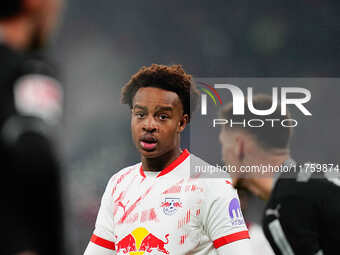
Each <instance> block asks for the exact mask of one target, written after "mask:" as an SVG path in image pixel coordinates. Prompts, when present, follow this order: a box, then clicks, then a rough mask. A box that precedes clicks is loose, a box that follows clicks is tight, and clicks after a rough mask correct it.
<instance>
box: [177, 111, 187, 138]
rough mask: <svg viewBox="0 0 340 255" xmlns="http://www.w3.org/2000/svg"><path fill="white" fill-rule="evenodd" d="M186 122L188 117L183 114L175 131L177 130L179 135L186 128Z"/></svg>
mask: <svg viewBox="0 0 340 255" xmlns="http://www.w3.org/2000/svg"><path fill="white" fill-rule="evenodd" d="M188 122H189V115H188V114H183V115H182V118H181V119H180V121H179V122H178V127H177V130H178V132H179V133H181V132H183V130H184V129H185V127H186V126H187V124H188Z"/></svg>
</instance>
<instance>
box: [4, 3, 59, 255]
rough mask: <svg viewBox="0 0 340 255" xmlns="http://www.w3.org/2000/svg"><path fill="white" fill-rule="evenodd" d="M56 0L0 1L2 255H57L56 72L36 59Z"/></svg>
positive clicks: (53, 22) (51, 26) (54, 16)
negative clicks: (54, 130) (54, 136)
mask: <svg viewBox="0 0 340 255" xmlns="http://www.w3.org/2000/svg"><path fill="white" fill-rule="evenodd" d="M61 5H62V2H61V0H2V1H1V3H0V67H1V68H0V159H1V162H0V168H1V170H2V181H1V185H0V189H1V193H0V194H1V213H2V218H1V226H2V229H1V234H0V235H1V247H0V254H3V255H14V254H16V255H24V254H27V255H28V254H29V255H33V254H34V255H44V254H49V255H51V254H56V255H57V254H58V255H60V254H62V252H61V249H62V246H63V245H62V228H63V227H62V225H63V224H62V223H63V222H62V206H61V190H60V172H59V171H60V166H59V161H58V157H57V154H56V150H55V146H54V145H53V144H54V143H53V142H52V140H53V136H52V134H53V129H55V127H56V125H57V124H58V121H59V120H60V117H61V114H62V97H63V93H62V87H61V86H60V84H59V82H58V81H57V78H56V70H55V69H54V67H53V66H51V65H50V64H49V63H48V62H47V61H46V60H45V59H44V57H42V56H41V55H40V54H37V52H39V51H40V50H41V49H42V48H43V46H45V44H46V42H47V41H48V38H49V36H50V33H51V32H52V30H53V29H54V27H55V25H56V24H57V23H58V16H59V12H60V9H61Z"/></svg>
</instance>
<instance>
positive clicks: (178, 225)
mask: <svg viewBox="0 0 340 255" xmlns="http://www.w3.org/2000/svg"><path fill="white" fill-rule="evenodd" d="M193 158H196V159H198V158H197V157H195V156H194V155H190V153H189V152H188V151H187V150H184V151H183V152H182V154H181V155H180V156H179V157H178V158H177V159H176V160H175V161H173V162H172V163H171V164H170V165H169V166H168V167H166V168H165V169H163V170H162V171H160V172H150V171H146V172H144V171H143V169H142V164H141V163H138V164H136V165H133V166H130V167H127V168H124V169H123V170H121V171H119V172H118V173H117V174H115V175H114V176H113V177H112V178H111V179H110V181H109V183H108V185H107V187H106V190H105V193H104V195H103V198H102V201H101V206H100V209H99V213H98V217H97V221H96V227H95V230H94V233H93V235H92V237H91V241H90V244H89V247H88V248H87V251H85V254H86V255H87V254H89V255H90V254H95V253H91V252H90V250H91V249H93V248H90V246H91V247H94V245H95V246H101V250H102V251H105V252H103V253H98V252H97V254H135V255H137V254H145V255H147V254H170V255H181V254H197V255H202V254H217V252H216V250H217V249H219V248H220V247H222V246H226V245H228V244H231V243H233V242H235V241H238V240H242V239H248V238H249V234H248V230H247V227H246V225H245V222H244V219H243V216H242V212H241V207H240V202H239V199H238V195H237V192H236V190H235V189H234V188H233V187H232V185H231V179H221V178H219V179H216V178H215V179H213V178H210V179H207V178H205V179H202V178H192V177H190V164H191V160H192V159H193ZM102 248H104V249H102Z"/></svg>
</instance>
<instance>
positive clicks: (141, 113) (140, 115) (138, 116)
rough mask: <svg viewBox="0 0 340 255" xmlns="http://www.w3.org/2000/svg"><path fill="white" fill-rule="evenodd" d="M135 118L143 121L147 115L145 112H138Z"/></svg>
mask: <svg viewBox="0 0 340 255" xmlns="http://www.w3.org/2000/svg"><path fill="white" fill-rule="evenodd" d="M135 116H136V117H137V118H138V119H142V118H144V116H145V114H144V113H143V112H136V113H135Z"/></svg>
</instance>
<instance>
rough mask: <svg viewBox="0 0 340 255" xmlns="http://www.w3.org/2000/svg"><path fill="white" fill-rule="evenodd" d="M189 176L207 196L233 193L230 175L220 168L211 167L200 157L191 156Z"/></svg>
mask: <svg viewBox="0 0 340 255" xmlns="http://www.w3.org/2000/svg"><path fill="white" fill-rule="evenodd" d="M190 164H191V167H190V168H191V169H190V171H191V173H190V174H191V176H193V178H194V179H196V180H197V182H198V183H199V184H200V186H202V187H204V190H205V191H206V192H207V193H209V194H213V193H214V194H220V193H221V192H222V193H228V192H234V191H235V189H234V187H233V186H232V179H231V177H230V175H229V174H228V173H227V172H225V171H223V168H222V167H219V166H214V165H211V164H210V163H208V162H206V161H205V160H203V159H201V158H200V157H198V156H196V155H193V154H191V158H190Z"/></svg>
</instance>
